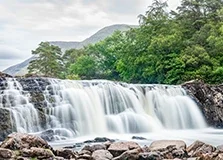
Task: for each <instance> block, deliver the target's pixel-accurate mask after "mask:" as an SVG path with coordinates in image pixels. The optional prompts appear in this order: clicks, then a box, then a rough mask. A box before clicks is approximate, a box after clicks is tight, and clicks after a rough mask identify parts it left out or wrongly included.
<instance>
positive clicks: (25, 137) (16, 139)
mask: <svg viewBox="0 0 223 160" xmlns="http://www.w3.org/2000/svg"><path fill="white" fill-rule="evenodd" d="M0 147H1V148H7V149H11V150H21V149H24V148H27V149H30V148H31V147H38V148H43V149H52V147H51V146H50V145H48V143H47V142H46V141H45V140H43V139H42V138H40V137H38V136H34V135H30V134H26V133H12V134H10V135H9V136H8V137H7V138H6V139H5V140H4V141H3V142H2V144H1V145H0Z"/></svg>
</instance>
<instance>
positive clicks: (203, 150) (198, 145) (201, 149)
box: [186, 141, 216, 157]
mask: <svg viewBox="0 0 223 160" xmlns="http://www.w3.org/2000/svg"><path fill="white" fill-rule="evenodd" d="M186 150H187V153H188V155H189V156H190V157H201V156H202V155H211V154H212V153H214V152H215V151H216V148H215V147H214V146H212V145H209V144H205V143H204V142H201V141H195V142H194V143H193V144H191V145H190V146H189V147H187V149H186Z"/></svg>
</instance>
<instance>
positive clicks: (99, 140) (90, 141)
mask: <svg viewBox="0 0 223 160" xmlns="http://www.w3.org/2000/svg"><path fill="white" fill-rule="evenodd" d="M107 141H108V142H115V140H113V139H109V138H106V137H96V138H95V139H94V140H86V141H84V143H101V142H107Z"/></svg>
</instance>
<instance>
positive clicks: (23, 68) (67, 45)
mask: <svg viewBox="0 0 223 160" xmlns="http://www.w3.org/2000/svg"><path fill="white" fill-rule="evenodd" d="M136 27H137V26H135V25H126V24H116V25H111V26H107V27H104V28H102V29H101V30H99V31H98V32H96V33H95V34H93V35H92V36H91V37H89V38H87V39H85V40H84V41H82V42H65V41H52V42H50V43H51V44H52V45H56V46H58V47H60V48H61V49H62V51H63V52H65V51H66V50H68V49H71V48H77V49H79V48H82V47H84V46H87V45H89V44H95V43H97V42H99V41H101V40H103V39H105V38H106V37H108V36H110V35H112V34H113V33H114V32H115V31H127V30H129V29H130V28H136ZM33 59H35V57H31V58H29V59H27V60H25V61H23V62H22V63H19V64H16V65H13V66H11V67H9V68H7V69H5V70H4V71H3V72H4V73H7V74H10V75H13V76H15V75H19V76H21V75H25V74H26V73H28V71H27V67H28V65H29V62H30V61H32V60H33Z"/></svg>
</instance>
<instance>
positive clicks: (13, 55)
mask: <svg viewBox="0 0 223 160" xmlns="http://www.w3.org/2000/svg"><path fill="white" fill-rule="evenodd" d="M151 2H152V0H0V70H3V69H6V68H7V67H9V66H11V65H14V64H17V63H19V62H22V61H23V60H25V59H27V58H29V57H31V56H32V55H31V50H34V49H35V48H37V46H38V44H39V43H40V42H41V41H82V40H84V39H85V38H87V37H89V36H91V35H92V34H94V33H95V32H96V31H98V30H99V29H101V28H103V27H105V26H109V25H112V24H138V19H137V16H138V15H139V14H144V13H145V11H146V10H147V6H149V5H150V4H151ZM168 4H169V7H170V8H171V9H175V8H176V7H177V6H178V5H179V4H180V0H169V1H168Z"/></svg>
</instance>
